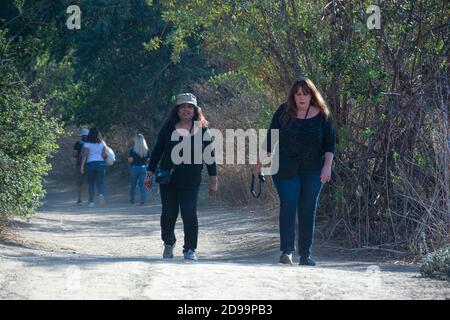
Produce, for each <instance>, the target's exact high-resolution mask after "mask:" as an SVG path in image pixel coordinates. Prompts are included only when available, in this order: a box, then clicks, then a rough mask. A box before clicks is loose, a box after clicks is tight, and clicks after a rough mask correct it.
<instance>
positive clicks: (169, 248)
mask: <svg viewBox="0 0 450 320" xmlns="http://www.w3.org/2000/svg"><path fill="white" fill-rule="evenodd" d="M173 248H175V244H174V245H170V244H165V245H164V252H163V259H172V258H173Z"/></svg>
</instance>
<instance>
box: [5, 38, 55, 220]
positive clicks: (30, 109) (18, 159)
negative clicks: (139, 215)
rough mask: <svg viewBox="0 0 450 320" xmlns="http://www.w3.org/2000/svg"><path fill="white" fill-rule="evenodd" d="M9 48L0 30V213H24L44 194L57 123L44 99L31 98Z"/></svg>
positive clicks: (53, 149) (33, 208) (33, 207)
mask: <svg viewBox="0 0 450 320" xmlns="http://www.w3.org/2000/svg"><path fill="white" fill-rule="evenodd" d="M9 50H10V49H9V46H8V43H7V41H6V39H5V32H2V31H1V30H0V88H1V89H0V90H1V91H0V215H2V216H8V215H18V216H22V217H27V216H29V215H31V214H32V213H33V212H34V211H35V209H36V208H37V207H38V206H39V205H40V202H39V201H40V200H41V199H42V198H43V196H44V193H45V192H44V188H43V185H42V176H44V175H45V174H46V173H47V172H48V171H49V170H50V169H51V166H50V165H49V164H48V158H49V157H50V156H51V154H52V153H53V152H54V151H55V150H56V148H57V145H56V144H55V139H56V136H57V135H58V134H59V132H60V126H59V125H58V123H57V121H56V120H55V119H52V118H49V117H48V116H46V114H45V110H44V106H45V103H44V102H34V101H32V100H31V98H30V94H29V90H28V88H27V86H26V85H25V84H24V83H23V81H21V79H20V76H19V75H18V73H17V70H16V68H15V65H14V60H13V58H12V53H11V52H9Z"/></svg>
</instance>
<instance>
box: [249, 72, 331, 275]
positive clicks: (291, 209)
mask: <svg viewBox="0 0 450 320" xmlns="http://www.w3.org/2000/svg"><path fill="white" fill-rule="evenodd" d="M271 129H278V130H279V149H278V150H279V151H278V152H279V153H278V155H279V170H278V173H277V174H275V175H273V176H272V179H273V182H274V184H275V187H276V189H277V192H278V195H279V198H280V219H279V222H280V250H281V251H282V254H281V257H280V263H283V264H289V265H292V252H293V251H295V223H296V211H297V216H298V226H299V236H298V253H299V255H300V264H301V265H310V266H313V265H315V262H314V261H313V260H312V259H311V257H310V255H311V247H312V239H313V233H314V224H315V213H316V206H317V201H318V198H319V194H320V191H321V189H322V185H323V183H326V182H328V181H330V179H331V167H332V162H333V157H334V152H335V133H334V129H333V124H332V120H331V115H330V111H329V109H328V107H327V105H326V103H325V101H324V100H323V98H322V96H321V94H320V92H319V91H318V90H317V88H316V86H315V85H314V84H313V83H312V81H311V80H310V79H308V78H300V79H297V80H296V81H295V82H294V83H293V84H292V86H291V88H290V90H289V93H288V97H287V102H286V103H283V104H282V105H281V106H280V107H279V108H278V110H277V111H276V112H275V114H274V116H273V118H272V122H271V124H270V128H269V133H268V135H267V151H268V152H269V153H270V152H271V151H272V150H271V145H272V141H271V140H272V139H271V138H272V137H271V132H270V130H271ZM273 145H275V143H274V144H273ZM261 167H262V164H261V161H258V163H257V165H256V167H255V168H254V174H255V175H258V174H259V172H260V170H261Z"/></svg>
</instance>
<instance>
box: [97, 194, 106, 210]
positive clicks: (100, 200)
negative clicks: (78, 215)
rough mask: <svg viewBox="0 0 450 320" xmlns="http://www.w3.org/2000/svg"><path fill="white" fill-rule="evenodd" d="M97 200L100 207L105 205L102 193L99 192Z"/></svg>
mask: <svg viewBox="0 0 450 320" xmlns="http://www.w3.org/2000/svg"><path fill="white" fill-rule="evenodd" d="M98 202H100V205H101V206H102V207H104V206H105V203H106V202H105V196H104V195H102V194H100V195H99V196H98Z"/></svg>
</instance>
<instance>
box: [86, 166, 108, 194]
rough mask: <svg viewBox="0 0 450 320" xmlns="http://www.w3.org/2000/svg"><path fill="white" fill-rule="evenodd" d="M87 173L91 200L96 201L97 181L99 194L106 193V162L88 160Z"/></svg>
mask: <svg viewBox="0 0 450 320" xmlns="http://www.w3.org/2000/svg"><path fill="white" fill-rule="evenodd" d="M86 174H87V177H88V182H89V202H94V193H95V183H97V189H98V194H102V195H105V162H104V161H92V162H88V163H87V164H86Z"/></svg>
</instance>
